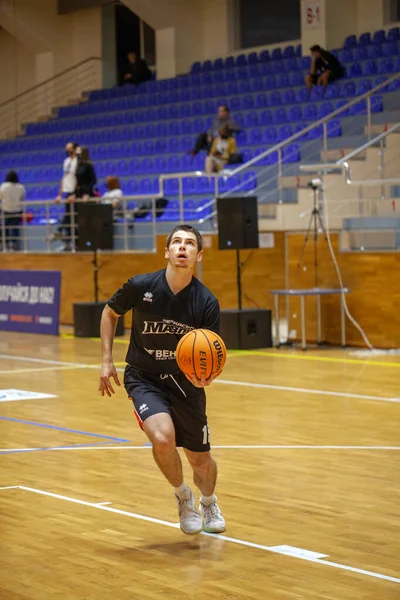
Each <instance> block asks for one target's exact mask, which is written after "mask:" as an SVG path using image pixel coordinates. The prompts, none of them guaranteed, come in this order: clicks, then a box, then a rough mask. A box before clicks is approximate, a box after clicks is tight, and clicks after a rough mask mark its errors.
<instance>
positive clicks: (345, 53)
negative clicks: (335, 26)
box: [338, 48, 353, 64]
mask: <svg viewBox="0 0 400 600" xmlns="http://www.w3.org/2000/svg"><path fill="white" fill-rule="evenodd" d="M338 58H339V60H340V62H341V63H342V64H343V63H348V62H351V61H352V60H353V52H352V50H351V48H343V50H339V52H338Z"/></svg>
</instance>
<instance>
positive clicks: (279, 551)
mask: <svg viewBox="0 0 400 600" xmlns="http://www.w3.org/2000/svg"><path fill="white" fill-rule="evenodd" d="M16 487H17V488H18V489H20V490H25V491H27V492H32V493H34V494H39V495H42V496H49V497H50V498H56V499H58V500H64V501H66V502H71V503H73V504H80V505H82V506H88V507H90V508H96V509H97V510H104V511H106V512H111V513H115V514H119V515H122V516H125V517H130V518H133V519H139V520H141V521H147V522H150V523H155V524H157V525H164V526H165V527H171V528H173V529H178V528H179V523H171V522H170V521H164V520H162V519H156V518H154V517H147V516H146V515H140V514H137V513H132V512H129V511H127V510H121V509H119V508H113V507H111V506H104V505H103V504H98V503H94V502H88V501H86V500H79V499H78V498H73V497H71V496H64V495H62V494H55V493H54V492H46V491H45V490H40V489H38V488H31V487H27V486H24V485H19V486H16ZM199 535H205V536H207V537H212V538H216V539H219V540H224V541H225V542H230V543H232V544H237V545H239V546H247V547H249V548H256V549H257V550H264V551H266V552H271V553H272V554H280V555H284V556H289V557H290V558H295V559H298V560H304V561H306V562H312V563H317V564H320V565H324V566H327V567H332V568H335V569H342V570H344V571H351V572H353V573H356V574H357V575H366V576H368V577H374V578H376V579H383V580H386V581H391V582H393V583H399V584H400V579H398V578H396V577H391V576H390V575H383V574H382V573H376V572H374V571H367V570H365V569H359V568H357V567H351V566H349V565H344V564H341V563H336V562H332V561H328V560H324V559H322V558H315V557H313V556H311V555H310V554H309V553H307V554H301V553H296V554H295V553H293V554H288V553H287V552H283V551H282V546H278V547H276V546H264V545H262V544H256V543H254V542H248V541H247V540H241V539H239V538H233V537H229V536H226V535H221V534H219V533H206V532H205V531H202V532H201V533H200V534H199ZM326 556H327V555H326Z"/></svg>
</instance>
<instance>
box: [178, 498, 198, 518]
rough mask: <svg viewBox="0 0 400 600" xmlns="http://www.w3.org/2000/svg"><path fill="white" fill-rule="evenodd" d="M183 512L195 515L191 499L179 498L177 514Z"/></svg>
mask: <svg viewBox="0 0 400 600" xmlns="http://www.w3.org/2000/svg"><path fill="white" fill-rule="evenodd" d="M184 510H185V511H190V512H192V513H196V507H195V506H194V503H193V499H192V498H188V499H187V500H183V499H182V498H179V514H181V513H182V512H183V511H184Z"/></svg>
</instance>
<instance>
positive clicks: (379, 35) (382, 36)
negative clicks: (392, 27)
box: [372, 29, 386, 44]
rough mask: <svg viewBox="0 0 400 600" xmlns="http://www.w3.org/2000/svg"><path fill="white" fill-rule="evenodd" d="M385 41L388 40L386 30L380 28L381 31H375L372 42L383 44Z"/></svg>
mask: <svg viewBox="0 0 400 600" xmlns="http://www.w3.org/2000/svg"><path fill="white" fill-rule="evenodd" d="M384 42H386V33H385V30H384V29H380V30H379V31H375V33H374V35H373V36H372V43H373V44H383V43H384Z"/></svg>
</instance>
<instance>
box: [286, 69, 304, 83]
mask: <svg viewBox="0 0 400 600" xmlns="http://www.w3.org/2000/svg"><path fill="white" fill-rule="evenodd" d="M289 79H290V85H291V86H299V85H303V84H304V75H303V73H301V72H300V71H296V72H295V73H290V76H289Z"/></svg>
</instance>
